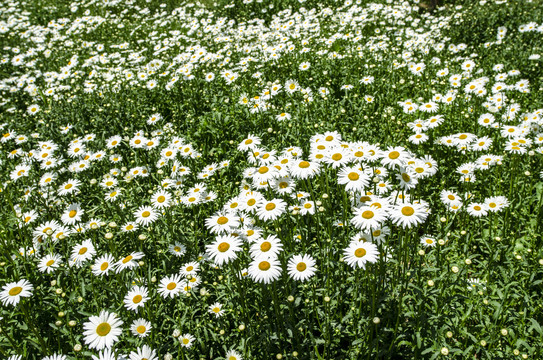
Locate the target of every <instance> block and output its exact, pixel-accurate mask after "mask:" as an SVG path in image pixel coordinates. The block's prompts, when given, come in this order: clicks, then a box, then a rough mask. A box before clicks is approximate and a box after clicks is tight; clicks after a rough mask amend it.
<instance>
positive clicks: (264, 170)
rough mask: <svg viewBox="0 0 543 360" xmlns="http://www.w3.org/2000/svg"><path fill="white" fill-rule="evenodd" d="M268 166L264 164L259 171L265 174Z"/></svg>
mask: <svg viewBox="0 0 543 360" xmlns="http://www.w3.org/2000/svg"><path fill="white" fill-rule="evenodd" d="M268 170H269V169H268V167H267V166H262V167H261V168H260V169H258V172H259V173H261V174H265V173H267V172H268Z"/></svg>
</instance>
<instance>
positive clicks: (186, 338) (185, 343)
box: [179, 334, 196, 348]
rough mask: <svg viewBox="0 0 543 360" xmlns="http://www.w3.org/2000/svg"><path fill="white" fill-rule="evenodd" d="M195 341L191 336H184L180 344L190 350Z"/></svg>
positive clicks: (180, 339) (180, 338)
mask: <svg viewBox="0 0 543 360" xmlns="http://www.w3.org/2000/svg"><path fill="white" fill-rule="evenodd" d="M194 340H196V339H195V337H194V336H192V335H191V334H183V335H181V336H180V337H179V343H180V344H181V346H183V347H186V348H190V347H191V346H192V343H193V342H194Z"/></svg>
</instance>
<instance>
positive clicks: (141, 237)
mask: <svg viewBox="0 0 543 360" xmlns="http://www.w3.org/2000/svg"><path fill="white" fill-rule="evenodd" d="M138 239H140V240H141V241H143V240H145V239H147V236H145V235H143V234H139V236H138Z"/></svg>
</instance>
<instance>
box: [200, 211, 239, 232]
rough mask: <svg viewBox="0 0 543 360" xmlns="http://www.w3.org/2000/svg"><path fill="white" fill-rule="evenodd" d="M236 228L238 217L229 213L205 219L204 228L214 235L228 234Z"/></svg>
mask: <svg viewBox="0 0 543 360" xmlns="http://www.w3.org/2000/svg"><path fill="white" fill-rule="evenodd" d="M238 226H239V217H238V216H235V215H233V214H231V213H229V212H224V213H221V212H219V213H217V214H215V215H213V216H211V217H210V218H207V219H206V227H207V228H208V229H209V230H210V231H211V232H212V233H214V234H221V233H225V232H226V233H229V232H231V231H232V229H233V228H237V227H238Z"/></svg>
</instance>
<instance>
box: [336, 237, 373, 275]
mask: <svg viewBox="0 0 543 360" xmlns="http://www.w3.org/2000/svg"><path fill="white" fill-rule="evenodd" d="M343 253H344V255H345V262H346V263H347V264H348V265H349V266H351V267H353V268H354V267H358V268H362V269H365V268H366V263H367V262H369V263H375V262H377V257H378V255H379V250H377V245H375V244H373V243H370V242H358V241H352V242H351V243H350V244H349V246H348V247H347V248H346V249H345V250H343Z"/></svg>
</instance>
